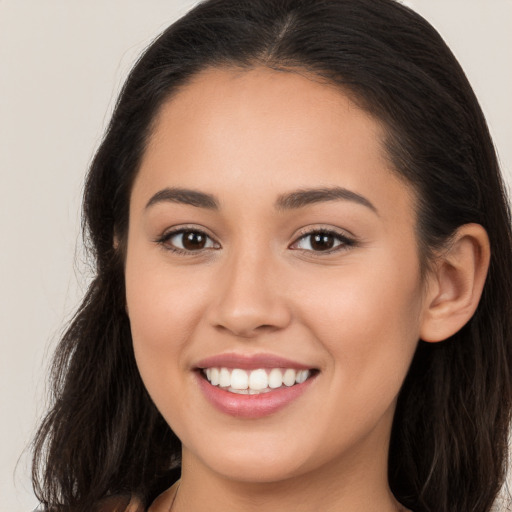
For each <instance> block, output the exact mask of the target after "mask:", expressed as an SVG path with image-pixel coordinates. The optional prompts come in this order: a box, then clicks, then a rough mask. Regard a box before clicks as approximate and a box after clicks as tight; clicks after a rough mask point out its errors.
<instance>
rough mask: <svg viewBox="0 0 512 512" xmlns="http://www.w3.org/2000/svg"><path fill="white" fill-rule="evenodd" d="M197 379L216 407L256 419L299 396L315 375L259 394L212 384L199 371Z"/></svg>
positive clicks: (233, 414) (284, 405)
mask: <svg viewBox="0 0 512 512" xmlns="http://www.w3.org/2000/svg"><path fill="white" fill-rule="evenodd" d="M197 379H198V381H199V387H200V388H201V391H202V392H203V393H204V395H205V397H206V399H207V400H208V401H209V402H210V403H211V404H212V405H213V406H214V407H215V408H216V409H218V410H219V411H221V412H223V413H224V414H229V415H230V416H236V417H238V418H253V419H254V418H262V417H264V416H268V415H269V414H273V413H275V412H277V411H279V410H280V409H283V408H284V407H286V406H287V405H288V404H290V403H291V402H293V401H294V400H296V399H297V398H299V397H300V396H301V395H302V394H303V393H304V392H305V391H306V390H307V389H308V388H309V386H310V385H311V382H312V381H313V380H314V379H315V376H313V377H310V378H309V379H307V380H306V381H304V382H303V383H302V384H295V385H293V386H290V387H289V388H288V387H282V388H279V389H276V390H274V391H269V392H267V393H260V394H259V395H242V394H238V393H230V392H229V391H226V390H225V389H221V388H219V387H218V386H212V385H211V384H210V383H209V382H208V381H207V380H206V379H205V378H203V377H202V376H201V375H200V374H199V373H198V374H197Z"/></svg>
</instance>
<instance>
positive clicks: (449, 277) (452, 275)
mask: <svg viewBox="0 0 512 512" xmlns="http://www.w3.org/2000/svg"><path fill="white" fill-rule="evenodd" d="M490 255H491V250H490V245H489V237H488V236H487V232H486V231H485V229H484V228H483V227H482V226H480V225H479V224H464V225H463V226H461V227H460V228H459V229H458V230H457V231H456V232H455V235H454V236H453V237H452V239H451V240H450V242H449V244H448V247H447V248H445V249H444V250H443V251H441V252H440V254H439V255H438V256H437V258H436V260H435V262H434V265H433V267H434V268H433V270H431V271H430V274H429V276H428V277H427V288H426V290H427V291H426V297H425V299H426V301H425V303H424V304H425V306H424V310H423V316H422V323H421V330H420V337H421V339H422V340H424V341H427V342H430V343H434V342H438V341H442V340H445V339H447V338H449V337H450V336H452V335H453V334H455V333H456V332H457V331H459V330H460V329H461V328H462V327H463V326H464V325H465V324H466V323H467V322H468V321H469V319H470V318H471V317H472V316H473V314H474V313H475V311H476V308H477V306H478V302H479V301H480V297H481V295H482V290H483V288H484V283H485V278H486V276H487V270H488V268H489V259H490Z"/></svg>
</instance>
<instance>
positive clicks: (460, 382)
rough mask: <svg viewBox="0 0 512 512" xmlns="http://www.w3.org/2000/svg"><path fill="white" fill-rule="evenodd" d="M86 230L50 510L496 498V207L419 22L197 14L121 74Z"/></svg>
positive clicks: (58, 364)
mask: <svg viewBox="0 0 512 512" xmlns="http://www.w3.org/2000/svg"><path fill="white" fill-rule="evenodd" d="M84 225H85V228H86V231H87V234H88V236H89V238H90V241H91V244H92V250H93V251H94V254H95V257H96V264H97V276H96V279H95V280H94V281H93V283H92V284H91V287H90V289H89V292H88V294H87V296H86V298H85V299H84V302H83V304H82V306H81V308H80V310H79V311H78V313H77V315H76V317H75V320H74V321H73V323H72V325H71V326H70V328H69V329H68V331H67V333H66V335H65V336H64V338H63V340H62V342H61V344H60V346H59V348H58V351H57V355H56V359H55V364H54V382H55V397H56V399H55V405H54V407H53V409H52V410H51V411H50V413H49V414H48V416H47V418H46V419H45V421H44V423H43V425H42V426H41V428H40V431H39V434H38V437H37V439H36V443H35V457H34V482H35V488H36V492H37V494H38V496H39V498H40V499H41V501H42V502H43V503H44V505H45V507H46V509H48V510H56V509H59V510H60V509H61V508H59V506H60V505H62V506H63V507H64V508H63V509H64V510H70V511H89V510H130V511H132V510H149V511H150V512H160V511H169V510H172V511H173V512H181V511H184V510H187V511H202V510H208V511H216V510H221V509H222V510H240V511H252V510H256V509H257V510H280V511H284V512H286V511H288V510H303V511H312V510H326V511H328V510H345V511H351V510H354V511H355V510H376V511H377V510H378V511H396V510H414V511H415V512H421V511H436V512H439V511H454V512H455V511H458V512H460V511H474V512H477V511H478V512H481V511H487V510H490V509H491V506H492V504H493V502H494V500H495V498H496V496H497V493H498V491H499V489H500V486H501V484H502V482H503V478H504V468H505V460H506V452H507V433H508V425H509V421H510V407H511V386H510V361H511V357H510V350H511V325H510V322H511V315H510V313H511V311H512V302H511V290H512V272H511V268H510V256H511V254H512V246H511V233H510V217H509V212H508V208H507V202H506V198H505V194H504V190H503V185H502V182H501V178H500V174H499V169H498V164H497V161H496V156H495V153H494V150H493V146H492V142H491V139H490V136H489V133H488V130H487V127H486V124H485V120H484V118H483V115H482V112H481V110H480V108H479V106H478V103H477V101H476V99H475V97H474V94H473V92H472V90H471V88H470V86H469V84H468V82H467V80H466V78H465V76H464V74H463V72H462V70H461V69H460V67H459V65H458V64H457V62H456V61H455V59H454V57H453V55H452V54H451V53H450V51H449V50H448V49H447V47H446V46H445V45H444V43H443V42H442V40H441V38H440V37H439V35H438V34H437V33H436V32H435V31H434V29H433V28H432V27H430V26H429V25H428V24H427V23H426V22H425V21H424V20H423V19H421V18H420V17H419V16H418V15H416V14H414V13H413V12H411V11H410V10H409V9H407V8H405V7H404V6H402V5H400V4H398V3H395V2H394V1H392V0H322V1H317V2H309V1H305V0H304V1H301V0H280V1H275V0H272V1H271V0H258V1H255V0H210V1H208V2H205V3H203V4H200V5H199V6H197V7H196V8H195V9H193V10H192V11H191V12H190V13H189V14H187V15H186V16H185V17H183V18H182V19H181V20H179V21H178V22H177V23H175V24H174V25H172V26H171V27H169V29H167V30H166V31H165V32H164V33H163V34H162V35H161V36H160V37H159V38H158V39H157V40H156V41H155V42H154V43H153V44H152V45H151V46H150V47H149V48H148V50H147V51H146V53H145V54H144V55H143V56H142V58H141V59H140V60H139V62H138V63H137V65H136V66H135V68H134V69H133V71H132V72H131V74H130V76H129V78H128V80H127V82H126V84H125V86H124V88H123V91H122V93H121V96H120V98H119V101H118V104H117V106H116V109H115V112H114V115H113V118H112V120H111V123H110V126H109V129H108V131H107V134H106V136H105V139H104V141H103V143H102V145H101V147H100V148H99V150H98V152H97V154H96V157H95V159H94V161H93V164H92V166H91V169H90V173H89V176H88V180H87V185H86V191H85V198H84ZM39 468H40V469H39Z"/></svg>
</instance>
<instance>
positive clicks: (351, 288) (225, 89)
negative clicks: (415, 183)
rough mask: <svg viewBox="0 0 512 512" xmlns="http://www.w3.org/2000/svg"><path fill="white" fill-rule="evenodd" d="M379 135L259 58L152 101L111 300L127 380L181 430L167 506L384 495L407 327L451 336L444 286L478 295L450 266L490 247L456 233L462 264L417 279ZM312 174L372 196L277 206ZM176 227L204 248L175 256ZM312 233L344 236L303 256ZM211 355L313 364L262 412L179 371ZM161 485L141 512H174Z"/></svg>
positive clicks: (381, 505)
mask: <svg viewBox="0 0 512 512" xmlns="http://www.w3.org/2000/svg"><path fill="white" fill-rule="evenodd" d="M384 134H385V132H384V130H383V128H382V126H381V125H380V124H379V123H378V122H377V121H376V120H375V119H373V118H372V117H370V116H369V115H367V114H366V113H365V112H363V111H362V110H361V109H359V108H358V107H356V105H355V104H354V103H353V102H352V101H351V100H350V99H349V98H348V96H346V95H344V94H343V93H342V92H341V91H340V90H339V89H337V88H334V87H331V86H327V85H325V84H322V83H320V82H319V81H318V80H315V79H314V78H312V77H308V76H305V75H304V74H299V73H296V72H280V71H274V70H269V69H267V68H255V69H252V70H249V71H247V70H244V71H240V70H235V69H210V70H207V71H203V72H202V73H200V74H199V75H198V76H196V77H195V79H194V80H193V81H192V82H191V83H190V84H189V85H187V86H186V87H184V88H183V89H182V90H181V91H180V92H179V93H178V94H177V95H175V96H174V97H173V98H172V99H171V100H169V101H168V102H167V103H166V104H165V105H164V106H163V108H162V110H161V112H160V115H159V117H158V119H157V122H156V124H155V126H154V130H153V134H152V136H151V139H150V142H149V145H148V148H147V150H146V153H145V156H144V158H143V161H142V165H141V169H140V172H139V174H138V176H137V178H136V180H135V183H134V186H133V190H132V195H131V203H130V223H129V231H128V242H127V252H126V299H127V311H128V314H129V317H130V323H131V328H132V336H133V344H134V350H135V356H136V360H137V365H138V367H139V370H140V374H141V376H142V379H143V381H144V383H145V385H146V387H147V389H148V391H149V393H150V395H151V397H152V399H153V400H154V402H155V404H156V406H157V407H158V409H159V410H160V412H161V413H162V415H163V416H164V418H165V419H166V421H167V422H168V423H169V425H170V426H171V428H172V429H173V431H174V432H175V433H176V434H177V435H178V437H179V438H180V439H181V441H182V444H183V471H182V479H181V483H180V488H179V493H178V495H177V499H176V501H175V503H174V505H173V510H174V511H178V512H180V511H183V510H189V511H202V510H208V511H210V512H215V511H221V510H222V511H226V510H230V511H253V510H260V511H261V510H280V511H282V512H288V511H290V512H291V511H292V510H293V511H294V512H297V511H299V512H308V511H313V510H323V511H326V512H329V511H334V510H338V511H339V510H344V511H346V512H350V511H354V512H355V511H360V510H365V511H379V512H387V511H396V510H398V509H399V504H398V503H397V502H396V500H395V498H394V497H393V495H392V494H391V492H390V490H389V487H388V482H387V456H388V444H389V436H390V430H391V423H392V419H393V414H394V410H395V404H396V397H397V394H398V392H399V390H400V386H401V384H402V382H403V379H404V378H405V375H406V372H407V370H408V368H409V365H410V362H411V359H412V357H413V354H414V350H415V348H416V345H417V343H418V339H419V338H420V337H423V338H424V339H425V338H427V339H428V338H429V335H430V334H431V336H430V337H431V338H432V339H430V340H429V341H438V340H439V339H443V338H444V337H446V335H449V333H448V330H449V329H448V330H447V328H444V330H443V326H446V322H444V323H443V318H444V317H443V314H444V315H445V317H446V316H447V317H449V318H451V319H453V314H448V313H447V311H448V310H449V308H447V306H446V304H447V303H448V302H449V300H451V302H450V303H451V304H453V303H454V302H455V300H460V298H461V296H462V295H463V294H464V293H466V292H467V293H466V295H465V296H467V295H468V294H470V292H468V289H471V296H473V295H478V289H479V286H480V281H482V279H480V281H478V279H477V280H476V281H477V282H476V284H472V283H473V282H474V281H475V280H473V281H471V280H470V279H469V278H467V276H466V277H464V276H462V274H461V273H460V272H457V269H458V268H469V267H471V265H473V266H472V267H471V268H472V269H474V267H475V265H476V264H477V263H478V264H479V265H480V266H479V267H478V268H480V267H481V268H484V267H485V261H486V253H485V251H483V252H482V250H481V246H482V244H483V242H482V241H484V242H485V234H482V232H481V231H482V230H479V229H478V227H477V228H468V229H469V231H468V232H461V234H460V237H459V238H460V240H462V242H461V244H459V245H457V244H454V246H455V245H457V247H459V248H460V247H462V248H460V251H459V259H458V260H457V259H456V258H455V257H454V258H453V260H451V261H450V263H449V265H448V264H443V265H440V266H439V267H438V268H439V272H437V273H436V274H435V275H433V276H432V277H428V278H427V279H425V280H422V278H421V273H420V260H419V255H418V244H417V235H416V231H415V222H416V217H415V213H414V205H415V196H414V193H413V191H412V190H411V188H410V187H409V186H408V185H407V184H406V183H404V182H403V181H402V180H400V179H399V178H398V177H397V175H396V173H394V172H393V170H392V169H391V168H390V164H389V161H388V159H387V158H386V154H385V152H384V149H383V145H382V141H383V138H384ZM170 187H178V188H186V189H192V190H195V191H200V192H203V193H207V194H211V195H213V196H215V198H216V200H217V202H218V205H219V208H218V209H217V210H212V209H210V208H203V207H197V206H192V205H189V204H181V203H178V202H175V201H167V200H161V201H154V202H153V204H152V205H150V206H147V205H148V202H150V200H151V198H152V197H154V195H155V194H157V193H158V192H160V191H162V190H164V189H166V188H170ZM319 187H322V188H331V187H342V188H344V189H347V190H349V191H351V192H353V193H356V194H358V195H360V196H361V197H363V198H365V200H366V201H368V203H371V205H372V206H371V207H370V206H368V205H365V204H361V202H357V201H354V200H352V199H347V198H345V199H336V200H324V201H320V202H316V203H314V204H308V205H303V206H301V207H299V208H288V209H287V208H276V204H275V203H276V201H277V199H278V198H279V197H280V196H281V195H283V194H288V193H290V192H294V191H296V190H299V189H311V188H319ZM180 227H186V228H187V229H190V230H200V231H202V232H204V233H206V234H207V235H208V236H209V237H210V238H209V239H208V240H210V239H211V242H208V243H209V244H210V245H208V246H207V247H205V248H204V249H201V250H195V251H192V250H190V251H188V252H185V253H183V252H181V253H176V252H173V251H172V250H171V249H172V248H173V247H175V246H176V245H179V243H180V242H181V241H182V239H181V237H180V236H175V237H174V238H171V239H169V238H168V239H167V240H166V241H162V235H164V234H165V233H167V232H169V230H170V229H171V228H180ZM318 229H324V230H325V229H328V230H331V231H335V232H337V233H339V234H341V235H342V236H343V237H349V238H350V239H351V240H352V242H350V243H349V244H346V243H341V244H340V245H338V249H339V250H336V251H334V252H326V251H320V250H313V248H312V246H311V245H310V242H311V238H310V237H308V236H307V233H310V232H311V231H312V230H318ZM471 229H473V231H472V232H471ZM334 240H336V239H334ZM475 240H476V242H475ZM338 243H339V242H338V241H336V244H338ZM173 244H175V245H173ZM484 245H485V244H484ZM475 254H476V256H475ZM487 259H488V258H487ZM457 262H459V263H460V264H459V263H457ZM468 262H469V263H468ZM471 262H472V263H471ZM475 262H476V263H475ZM453 269H455V270H453ZM482 272H483V276H484V277H483V279H484V278H485V269H484V270H482V271H481V272H480V273H479V274H478V275H479V276H480V275H481V274H482ZM473 274H474V272H473ZM473 274H471V275H473ZM468 275H469V274H468ZM468 283H469V284H468ZM482 286H483V281H482ZM475 290H476V292H475ZM473 292H474V293H473ZM469 302H471V301H469ZM469 302H468V301H466V303H467V304H466V310H467V311H466V312H465V313H464V314H461V315H460V321H458V322H456V321H453V322H452V324H453V325H452V324H450V329H451V330H453V329H458V328H460V326H461V325H459V324H460V323H462V324H463V323H464V322H465V321H467V318H468V317H469V316H470V315H471V314H472V310H474V307H476V305H475V306H474V307H473V302H474V301H473V302H471V304H469ZM468 304H469V305H468ZM459 309H460V308H459ZM453 310H454V308H452V313H453ZM457 311H459V310H457ZM468 315H469V316H468ZM436 322H437V323H436ZM432 329H434V330H432ZM435 329H437V331H436V330H435ZM447 333H448V334H447ZM226 352H235V353H237V354H259V353H271V354H276V355H279V356H282V357H286V358H289V359H293V360H295V361H298V362H301V363H303V364H306V365H308V366H309V367H311V368H316V369H318V370H319V373H318V375H317V376H316V378H315V380H314V381H313V382H312V384H311V385H310V386H309V388H308V389H307V391H306V392H305V393H304V394H303V395H301V396H300V397H299V398H298V399H296V400H295V401H293V402H292V403H290V404H288V405H287V406H286V407H284V408H283V409H281V410H279V411H277V412H276V413H274V414H271V415H269V416H266V417H263V418H258V419H246V418H236V417H232V416H230V415H227V414H224V413H222V412H220V411H218V410H217V409H215V408H214V407H213V406H212V405H210V403H209V402H208V401H207V400H206V399H205V397H204V396H203V394H202V393H201V391H200V389H199V387H198V385H197V378H196V374H195V372H194V368H195V365H196V364H197V362H198V361H199V360H200V359H203V358H205V357H209V356H213V355H216V354H219V353H226ZM175 489H176V488H172V489H170V490H169V491H168V492H167V493H164V495H162V496H161V497H160V499H159V500H157V501H156V502H155V503H154V504H153V506H152V508H151V512H159V511H164V510H165V511H167V510H169V507H170V506H171V502H172V499H173V497H174V493H175Z"/></svg>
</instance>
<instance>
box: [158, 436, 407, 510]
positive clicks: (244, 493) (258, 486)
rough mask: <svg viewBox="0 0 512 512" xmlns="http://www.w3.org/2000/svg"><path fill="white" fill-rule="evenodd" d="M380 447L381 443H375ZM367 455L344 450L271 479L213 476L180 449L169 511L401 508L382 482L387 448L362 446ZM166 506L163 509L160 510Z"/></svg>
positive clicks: (195, 459) (385, 483)
mask: <svg viewBox="0 0 512 512" xmlns="http://www.w3.org/2000/svg"><path fill="white" fill-rule="evenodd" d="M380 446H382V444H381V445H380ZM367 448H368V449H369V450H371V455H372V456H371V457H370V458H368V457H361V453H360V452H358V453H357V455H356V454H355V453H354V454H353V455H352V454H345V456H344V457H343V460H341V461H331V462H330V463H329V464H328V465H323V466H319V467H315V468H314V469H313V470H312V471H310V472H308V473H304V474H297V475H292V476H289V477H288V478H286V479H283V480H280V481H273V482H247V481H243V479H240V478H238V479H234V478H227V477H225V476H222V475H219V474H218V473H216V472H215V471H213V470H212V469H211V468H209V467H208V466H206V465H204V464H203V463H202V462H201V461H199V460H198V459H197V458H196V457H195V456H194V455H193V454H192V453H190V452H188V451H187V450H186V449H185V450H184V452H183V469H182V479H181V482H180V487H179V493H178V495H177V498H176V501H175V503H174V506H173V509H172V511H173V512H183V511H191V510H193V511H194V512H195V511H197V512H202V511H206V510H207V511H208V512H221V511H222V512H224V511H225V510H243V511H244V512H253V511H254V512H256V511H258V512H260V511H261V510H279V511H280V512H292V511H293V512H314V511H315V512H316V511H318V510H322V511H324V512H335V511H336V512H339V511H340V510H343V511H344V512H356V511H357V512H359V511H361V510H366V511H373V510H375V511H378V512H397V511H402V510H404V509H403V508H401V506H400V504H399V503H398V502H397V501H396V500H395V498H394V496H393V494H392V493H391V491H390V489H389V486H388V482H387V447H386V448H380V449H379V447H378V446H377V447H376V446H371V443H370V446H368V447H367ZM165 510H166V511H167V510H169V509H168V508H167V509H165Z"/></svg>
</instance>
